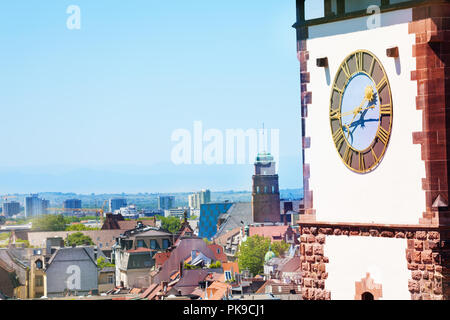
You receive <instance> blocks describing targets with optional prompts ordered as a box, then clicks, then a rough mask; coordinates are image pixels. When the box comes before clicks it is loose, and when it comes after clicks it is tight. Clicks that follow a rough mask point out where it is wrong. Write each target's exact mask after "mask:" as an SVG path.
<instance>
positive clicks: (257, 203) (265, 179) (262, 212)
mask: <svg viewBox="0 0 450 320" xmlns="http://www.w3.org/2000/svg"><path fill="white" fill-rule="evenodd" d="M252 215H253V222H255V223H264V222H280V221H281V210H280V190H279V187H278V174H276V169H275V161H274V158H273V156H272V155H271V154H270V153H266V152H262V153H259V154H258V156H257V157H256V162H255V174H254V176H253V191H252Z"/></svg>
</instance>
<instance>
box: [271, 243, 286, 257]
mask: <svg viewBox="0 0 450 320" xmlns="http://www.w3.org/2000/svg"><path fill="white" fill-rule="evenodd" d="M289 247H290V245H289V244H287V243H286V242H284V241H276V242H274V243H272V251H273V252H274V253H275V254H276V255H277V257H281V256H284V254H285V253H286V252H287V251H288V250H289Z"/></svg>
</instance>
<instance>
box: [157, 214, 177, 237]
mask: <svg viewBox="0 0 450 320" xmlns="http://www.w3.org/2000/svg"><path fill="white" fill-rule="evenodd" d="M158 219H159V220H161V228H162V229H163V230H166V231H168V232H170V233H177V232H178V231H179V230H180V228H181V220H180V219H179V218H177V217H162V216H158Z"/></svg>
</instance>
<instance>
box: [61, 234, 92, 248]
mask: <svg viewBox="0 0 450 320" xmlns="http://www.w3.org/2000/svg"><path fill="white" fill-rule="evenodd" d="M65 244H66V246H69V247H71V246H73V245H76V246H89V245H93V244H94V242H93V241H92V239H91V237H89V236H85V235H84V234H83V233H82V232H76V233H72V234H71V235H68V236H67V238H66V241H65Z"/></svg>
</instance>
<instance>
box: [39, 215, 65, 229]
mask: <svg viewBox="0 0 450 320" xmlns="http://www.w3.org/2000/svg"><path fill="white" fill-rule="evenodd" d="M65 229H66V220H65V219H64V216H63V215H61V214H60V215H53V214H49V215H44V216H40V217H37V218H34V219H33V230H35V231H64V230H65Z"/></svg>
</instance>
